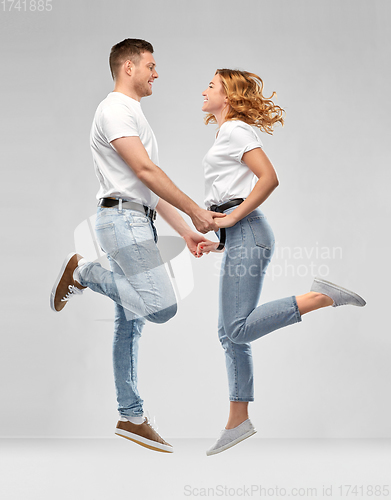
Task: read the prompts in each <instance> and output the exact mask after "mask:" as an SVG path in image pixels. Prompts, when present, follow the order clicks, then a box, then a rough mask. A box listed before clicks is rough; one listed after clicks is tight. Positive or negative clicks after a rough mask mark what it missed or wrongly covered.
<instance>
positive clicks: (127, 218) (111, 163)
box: [51, 39, 224, 452]
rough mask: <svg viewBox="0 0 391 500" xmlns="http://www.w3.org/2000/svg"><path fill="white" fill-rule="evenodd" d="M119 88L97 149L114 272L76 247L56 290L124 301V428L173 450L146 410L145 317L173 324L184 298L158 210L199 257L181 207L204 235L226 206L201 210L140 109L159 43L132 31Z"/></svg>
mask: <svg viewBox="0 0 391 500" xmlns="http://www.w3.org/2000/svg"><path fill="white" fill-rule="evenodd" d="M109 62H110V69H111V73H112V76H113V79H114V84H115V86H114V91H113V92H111V93H110V94H109V95H108V96H107V97H106V99H104V100H103V101H102V102H101V103H100V105H99V106H98V108H97V111H96V113H95V117H94V121H93V124H92V129H91V149H92V156H93V161H94V167H95V172H96V175H97V177H98V180H99V184H100V189H99V192H98V194H97V198H98V199H99V203H98V214H97V218H96V234H97V239H98V241H99V244H100V246H101V247H102V249H103V250H104V251H105V252H106V253H107V257H108V260H109V262H110V268H111V271H108V270H106V269H104V268H102V267H101V266H100V264H99V263H96V262H95V263H91V262H87V261H85V260H84V259H83V258H82V257H81V256H80V255H78V254H75V253H72V254H70V255H68V257H67V258H66V259H65V262H64V263H63V266H62V268H61V271H60V274H59V276H58V278H57V280H56V283H55V285H54V287H53V290H52V294H51V307H52V309H53V310H54V311H56V312H60V311H61V310H62V309H63V308H64V307H65V305H66V304H67V301H68V300H69V299H70V298H72V297H73V296H74V295H76V294H80V293H82V292H83V290H84V289H85V288H87V287H88V288H90V289H91V290H94V291H96V292H98V293H101V294H104V295H106V296H107V297H109V298H111V299H112V300H113V301H114V302H115V331H114V343H113V365H114V378H115V385H116V392H117V401H118V411H119V414H120V420H119V422H118V424H117V428H116V431H115V432H116V434H117V435H120V436H123V437H125V438H128V439H130V440H132V441H134V442H136V443H138V444H140V445H142V446H145V447H147V448H150V449H152V450H156V451H162V452H172V451H173V448H172V446H171V445H170V444H168V443H167V442H166V441H164V440H163V439H162V438H161V437H160V436H159V435H158V434H157V432H156V431H155V430H154V429H153V428H152V427H151V425H150V423H149V422H148V419H146V418H145V417H144V412H143V401H142V399H141V398H140V395H139V393H138V390H137V357H138V340H139V337H140V335H141V330H142V328H143V325H144V323H145V320H146V319H147V320H149V321H152V322H156V323H163V322H166V321H168V320H169V319H171V318H172V317H173V316H174V315H175V313H176V299H175V294H174V291H173V289H172V285H171V282H170V279H169V277H168V275H167V273H166V270H165V267H164V265H163V262H162V260H161V257H160V254H159V251H158V249H157V246H156V240H157V236H156V230H155V227H154V224H153V220H154V218H155V216H156V213H155V209H156V211H157V212H158V213H159V214H160V215H161V216H162V217H163V218H164V219H165V220H166V221H167V222H168V223H169V224H170V225H171V226H172V227H173V228H174V229H175V230H176V231H177V232H178V233H179V234H180V236H182V237H183V238H184V240H185V241H186V244H187V246H188V248H189V250H190V251H191V253H193V255H195V256H197V255H198V254H197V245H198V243H200V242H201V241H206V240H205V238H204V237H203V236H202V235H200V234H198V233H196V232H194V231H192V230H191V229H190V227H189V226H188V225H187V224H186V222H185V221H184V220H183V218H182V217H181V216H180V215H179V213H178V212H177V211H176V210H175V208H174V207H177V208H179V209H180V210H182V211H183V212H185V213H186V214H188V215H189V216H190V217H191V219H192V222H193V224H194V225H195V227H196V229H197V230H198V231H200V232H201V233H206V232H208V231H211V230H215V231H216V230H218V227H217V225H216V223H215V222H214V218H215V217H219V216H224V214H219V213H217V212H208V211H206V210H203V209H201V208H200V207H199V206H198V205H197V204H196V203H195V202H194V201H193V200H191V199H190V198H189V197H188V196H186V195H185V194H184V193H183V192H182V191H180V190H179V189H178V188H177V187H176V186H175V184H173V182H172V181H171V180H170V179H169V177H167V175H166V174H165V173H164V172H163V171H162V170H161V169H160V168H159V167H158V166H157V165H158V163H159V160H158V154H157V143H156V139H155V136H154V134H153V132H152V129H151V128H150V126H149V124H148V122H147V120H146V118H145V116H144V114H143V112H142V110H141V107H140V101H141V99H142V98H143V97H146V96H149V95H151V94H152V85H153V82H154V81H155V79H156V78H158V74H157V72H156V62H155V59H154V57H153V47H152V45H151V44H150V43H149V42H146V41H144V40H139V39H126V40H123V41H122V42H120V43H118V44H117V45H114V47H113V48H112V49H111V53H110V60H109Z"/></svg>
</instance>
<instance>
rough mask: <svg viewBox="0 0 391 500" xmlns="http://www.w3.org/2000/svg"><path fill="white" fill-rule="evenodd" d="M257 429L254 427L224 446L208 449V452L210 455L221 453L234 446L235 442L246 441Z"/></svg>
mask: <svg viewBox="0 0 391 500" xmlns="http://www.w3.org/2000/svg"><path fill="white" fill-rule="evenodd" d="M256 432H257V431H256V429H252V430H250V431H247V432H246V434H243V436H240V437H238V438H236V439H234V440H233V441H231V442H230V443H228V444H226V445H224V446H222V447H221V448H217V450H212V451H207V452H206V454H207V456H208V457H209V456H210V455H216V454H217V453H221V452H222V451H225V450H228V449H229V448H232V446H235V444H238V443H240V442H241V441H244V440H245V439H247V438H249V437H250V436H252V435H254V434H256Z"/></svg>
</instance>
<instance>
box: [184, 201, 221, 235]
mask: <svg viewBox="0 0 391 500" xmlns="http://www.w3.org/2000/svg"><path fill="white" fill-rule="evenodd" d="M224 217H225V214H220V213H218V212H211V211H209V210H204V209H202V208H199V207H198V210H197V211H196V212H193V214H192V215H191V220H192V221H193V224H194V226H195V228H196V229H197V231H199V232H200V233H203V234H205V233H208V232H209V231H218V229H219V226H218V225H217V221H218V220H220V219H222V218H224Z"/></svg>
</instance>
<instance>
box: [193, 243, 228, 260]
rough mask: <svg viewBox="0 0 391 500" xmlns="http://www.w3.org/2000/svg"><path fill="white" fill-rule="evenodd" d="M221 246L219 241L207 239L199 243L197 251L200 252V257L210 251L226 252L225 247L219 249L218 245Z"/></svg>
mask: <svg viewBox="0 0 391 500" xmlns="http://www.w3.org/2000/svg"><path fill="white" fill-rule="evenodd" d="M218 246H219V242H218V241H209V240H208V241H205V242H201V243H198V245H197V253H198V254H199V257H201V256H202V255H203V254H208V253H209V252H217V253H220V252H224V248H223V249H222V250H217V247H218Z"/></svg>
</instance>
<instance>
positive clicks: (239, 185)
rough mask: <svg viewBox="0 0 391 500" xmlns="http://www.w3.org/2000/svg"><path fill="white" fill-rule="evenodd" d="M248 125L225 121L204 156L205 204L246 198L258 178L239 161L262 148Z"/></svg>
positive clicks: (235, 121)
mask: <svg viewBox="0 0 391 500" xmlns="http://www.w3.org/2000/svg"><path fill="white" fill-rule="evenodd" d="M262 147H263V145H262V142H261V140H260V139H259V137H258V134H257V133H256V132H255V130H254V129H253V127H251V125H248V124H247V123H245V122H242V121H240V120H229V121H227V122H224V123H223V124H222V125H221V127H220V131H219V134H218V136H217V137H216V140H215V142H214V144H213V146H212V147H211V148H210V150H209V151H208V152H207V154H206V156H205V158H204V159H203V162H202V164H203V167H204V174H205V205H206V206H207V207H210V206H211V205H215V204H216V205H219V204H220V203H224V202H226V201H228V200H232V199H233V198H247V196H248V195H249V194H250V193H251V191H252V189H253V187H254V186H255V183H256V182H257V180H258V178H257V177H256V176H255V175H254V174H253V172H252V171H251V170H250V169H249V168H248V167H247V165H246V164H245V163H243V161H242V157H243V155H244V153H246V152H247V151H251V150H252V149H255V148H262Z"/></svg>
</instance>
